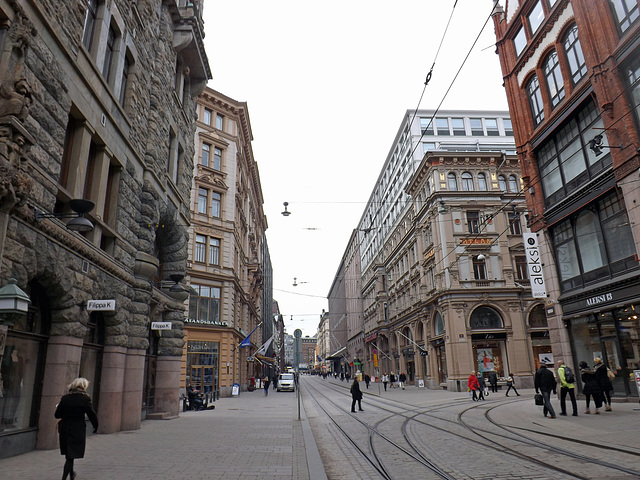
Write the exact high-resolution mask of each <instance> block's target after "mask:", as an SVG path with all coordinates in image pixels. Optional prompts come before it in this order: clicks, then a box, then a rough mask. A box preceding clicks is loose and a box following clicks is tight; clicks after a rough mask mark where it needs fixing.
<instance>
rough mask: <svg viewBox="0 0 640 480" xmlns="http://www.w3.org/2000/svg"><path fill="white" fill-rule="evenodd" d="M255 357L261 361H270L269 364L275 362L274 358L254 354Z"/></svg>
mask: <svg viewBox="0 0 640 480" xmlns="http://www.w3.org/2000/svg"><path fill="white" fill-rule="evenodd" d="M256 358H257V359H258V360H259V361H260V362H262V363H270V364H274V363H276V359H275V358H271V357H265V356H263V355H256Z"/></svg>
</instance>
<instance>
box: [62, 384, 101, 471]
mask: <svg viewBox="0 0 640 480" xmlns="http://www.w3.org/2000/svg"><path fill="white" fill-rule="evenodd" d="M88 386H89V380H87V379H86V378H76V379H75V380H74V381H73V382H71V384H69V387H68V388H69V393H68V394H66V395H64V396H63V397H62V398H61V399H60V403H58V405H57V406H56V411H55V414H54V416H55V417H56V418H59V419H60V421H59V422H58V434H59V438H60V454H61V455H64V457H65V462H64V468H63V470H62V480H66V478H67V477H68V476H70V477H71V480H73V479H74V478H76V472H74V471H73V461H74V460H75V459H76V458H84V450H85V445H86V435H87V425H86V423H85V415H86V416H87V417H89V421H90V422H91V424H92V425H93V433H96V432H97V431H98V416H97V415H96V412H94V410H93V406H92V405H91V398H90V397H89V395H87V387H88Z"/></svg>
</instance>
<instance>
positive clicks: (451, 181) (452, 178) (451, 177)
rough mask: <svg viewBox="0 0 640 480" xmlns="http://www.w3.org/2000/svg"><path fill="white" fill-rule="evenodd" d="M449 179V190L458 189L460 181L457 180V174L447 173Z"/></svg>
mask: <svg viewBox="0 0 640 480" xmlns="http://www.w3.org/2000/svg"><path fill="white" fill-rule="evenodd" d="M447 178H448V180H449V190H458V182H457V181H456V174H455V173H450V174H449V175H447Z"/></svg>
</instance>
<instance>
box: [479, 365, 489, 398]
mask: <svg viewBox="0 0 640 480" xmlns="http://www.w3.org/2000/svg"><path fill="white" fill-rule="evenodd" d="M477 377H478V401H479V400H484V394H485V390H486V388H487V384H486V383H485V382H484V376H483V375H482V373H480V372H478V375H477ZM487 395H488V393H487Z"/></svg>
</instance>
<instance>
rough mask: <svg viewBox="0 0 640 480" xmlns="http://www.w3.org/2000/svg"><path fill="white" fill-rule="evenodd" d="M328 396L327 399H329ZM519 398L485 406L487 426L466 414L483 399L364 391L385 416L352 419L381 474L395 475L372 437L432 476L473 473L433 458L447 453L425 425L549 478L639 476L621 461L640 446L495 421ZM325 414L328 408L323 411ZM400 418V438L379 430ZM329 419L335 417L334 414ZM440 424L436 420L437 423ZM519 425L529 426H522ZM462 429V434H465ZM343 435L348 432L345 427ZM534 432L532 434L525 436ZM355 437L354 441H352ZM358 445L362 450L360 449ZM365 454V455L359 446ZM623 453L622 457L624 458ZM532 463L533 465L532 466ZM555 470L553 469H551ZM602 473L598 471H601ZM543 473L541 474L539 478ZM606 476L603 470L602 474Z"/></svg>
mask: <svg viewBox="0 0 640 480" xmlns="http://www.w3.org/2000/svg"><path fill="white" fill-rule="evenodd" d="M305 386H306V387H307V390H308V392H309V394H310V395H311V396H312V397H313V393H312V392H311V390H310V389H309V388H308V385H305ZM323 388H324V389H327V388H329V389H330V390H331V391H334V392H337V393H339V394H340V395H344V396H345V397H350V394H349V393H348V388H347V387H343V386H340V385H337V384H335V383H329V382H327V383H325V384H323ZM314 390H315V391H316V392H318V394H320V395H322V396H323V397H325V398H327V399H328V400H330V399H329V397H328V396H327V395H326V394H325V393H324V392H322V391H321V390H320V389H319V388H314ZM313 398H314V401H316V402H317V404H318V405H319V406H320V408H321V409H322V410H323V411H324V408H322V405H320V402H319V400H318V399H316V398H315V397H313ZM330 401H331V400H330ZM518 401H522V400H510V401H507V402H505V401H500V403H498V404H497V405H494V406H489V408H488V409H487V410H485V411H484V412H483V415H482V418H483V419H484V422H486V423H488V424H489V425H490V427H491V428H487V427H486V426H484V425H482V426H478V425H474V424H473V421H474V419H477V417H478V416H477V415H473V416H472V417H471V419H467V418H466V415H468V414H470V413H474V412H475V411H476V409H479V408H482V407H486V406H488V405H487V404H485V403H478V404H473V405H470V406H468V407H467V408H464V409H463V410H462V411H460V410H459V408H460V404H458V403H456V404H453V405H452V404H448V405H435V406H429V407H424V406H418V405H411V404H408V403H403V402H398V401H396V400H393V399H389V398H383V397H379V396H378V395H376V394H375V393H372V394H370V395H368V402H367V406H368V408H371V407H375V408H377V409H379V410H382V411H383V412H386V413H387V414H388V415H387V416H385V418H382V419H379V420H378V421H377V422H376V423H374V424H371V425H370V424H367V423H365V422H364V421H363V420H362V419H360V418H355V420H356V421H357V422H359V423H361V424H362V425H363V426H365V427H366V428H367V429H368V431H369V447H368V448H369V451H370V452H371V455H372V456H373V458H370V457H367V458H368V461H370V462H374V463H375V464H377V465H378V466H379V467H381V469H382V470H383V471H384V474H382V475H381V476H382V478H387V479H392V478H393V477H392V476H391V475H390V473H389V469H388V468H387V467H385V466H384V460H383V459H381V458H380V456H379V455H378V454H377V453H376V444H375V442H376V440H375V439H377V438H380V439H382V440H384V441H385V442H386V443H388V444H389V445H392V446H393V447H394V448H395V449H396V450H398V451H402V452H403V453H404V454H405V455H406V456H407V457H408V459H411V460H412V461H414V462H417V464H419V465H422V466H423V467H425V468H427V469H428V470H429V471H430V472H431V473H432V474H433V475H436V476H437V478H448V479H452V478H461V477H464V478H473V477H469V472H465V473H463V472H461V471H459V468H457V466H456V465H451V461H450V460H449V459H447V460H446V461H445V460H443V458H441V459H440V460H439V461H438V462H439V463H438V462H436V461H434V460H433V457H438V456H439V457H446V454H445V455H438V454H436V453H434V452H435V449H434V448H433V447H432V446H431V447H430V446H429V445H426V444H425V443H424V438H429V437H430V435H425V433H424V432H425V429H427V430H430V431H436V432H438V434H439V435H441V437H439V438H442V436H449V437H453V438H454V439H457V440H458V441H459V440H464V441H468V442H470V445H473V446H474V448H479V447H478V445H479V444H478V439H480V440H482V442H483V443H482V444H480V445H483V444H486V445H490V447H491V449H493V450H496V449H498V450H499V451H501V452H502V453H504V454H506V455H509V456H510V457H512V458H513V459H518V460H519V461H520V462H524V463H525V464H528V465H529V466H530V468H536V469H538V470H539V469H540V468H543V469H545V470H548V471H549V475H550V477H548V478H559V476H566V477H568V478H577V479H580V480H589V479H593V478H595V477H594V476H593V475H591V474H583V473H579V472H578V471H577V469H579V467H581V468H582V470H583V471H584V470H585V468H584V465H583V464H586V465H592V466H593V467H596V466H597V467H599V468H600V469H605V470H608V471H615V472H617V474H618V475H619V474H623V475H625V476H623V477H617V478H640V470H636V469H634V468H629V467H626V466H625V464H630V463H631V462H630V461H629V457H625V456H630V457H633V458H636V457H640V452H639V451H634V450H631V449H624V448H620V447H610V446H607V445H602V444H598V443H595V442H586V441H584V440H579V439H572V438H565V437H562V436H559V435H553V434H547V433H542V432H539V431H533V430H530V431H528V434H524V433H522V432H519V431H514V430H516V429H518V428H519V427H513V426H504V425H501V424H499V423H497V422H496V421H495V420H494V419H493V418H492V416H491V414H492V412H493V411H494V410H495V409H496V408H499V407H500V406H503V405H504V404H505V403H512V402H518ZM453 408H456V409H458V411H457V412H456V413H455V415H454V416H453V417H452V418H443V414H444V415H449V416H451V410H452V409H453ZM325 413H326V411H325ZM398 417H400V418H402V419H403V420H402V426H401V431H400V433H399V435H400V436H401V438H400V439H393V438H391V437H390V436H389V434H385V433H383V432H382V429H383V425H384V424H385V422H394V421H397V420H398ZM332 421H334V422H335V420H334V419H332ZM438 423H440V424H439V425H438ZM454 426H455V427H456V428H460V429H461V430H462V431H459V432H456V431H455V428H452V427H454ZM418 428H420V429H421V430H420V433H419V434H417V433H415V431H417V430H418ZM520 430H524V431H527V430H526V429H522V428H520ZM464 432H466V433H464ZM345 435H346V432H345ZM529 435H532V436H529ZM545 435H546V436H547V437H548V438H553V439H555V440H557V441H563V442H567V445H569V446H568V447H559V446H558V445H552V444H550V443H548V442H545V441H542V440H541V439H540V438H536V437H541V436H542V437H543V438H544V436H545ZM352 441H353V440H352ZM400 441H402V442H403V443H404V444H405V445H400ZM571 445H580V447H581V448H582V450H581V451H580V452H576V451H574V450H572V449H571ZM591 448H595V449H598V453H602V452H603V451H610V452H615V453H616V454H617V455H619V458H620V460H619V461H616V462H614V461H603V460H599V459H597V458H594V455H593V454H592V453H590V452H589V451H588V450H587V451H585V450H584V449H591ZM361 450H362V449H361ZM363 454H366V452H364V450H363ZM567 458H568V459H572V461H573V464H571V463H570V462H571V461H569V463H568V462H567V460H566V459H567ZM625 458H626V461H625ZM534 465H535V467H534ZM453 471H455V472H456V474H459V475H460V476H452V475H451V473H449V472H453ZM551 472H554V473H555V474H551ZM601 476H602V475H601ZM542 478H545V477H542ZM603 478H606V474H605V477H603Z"/></svg>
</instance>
